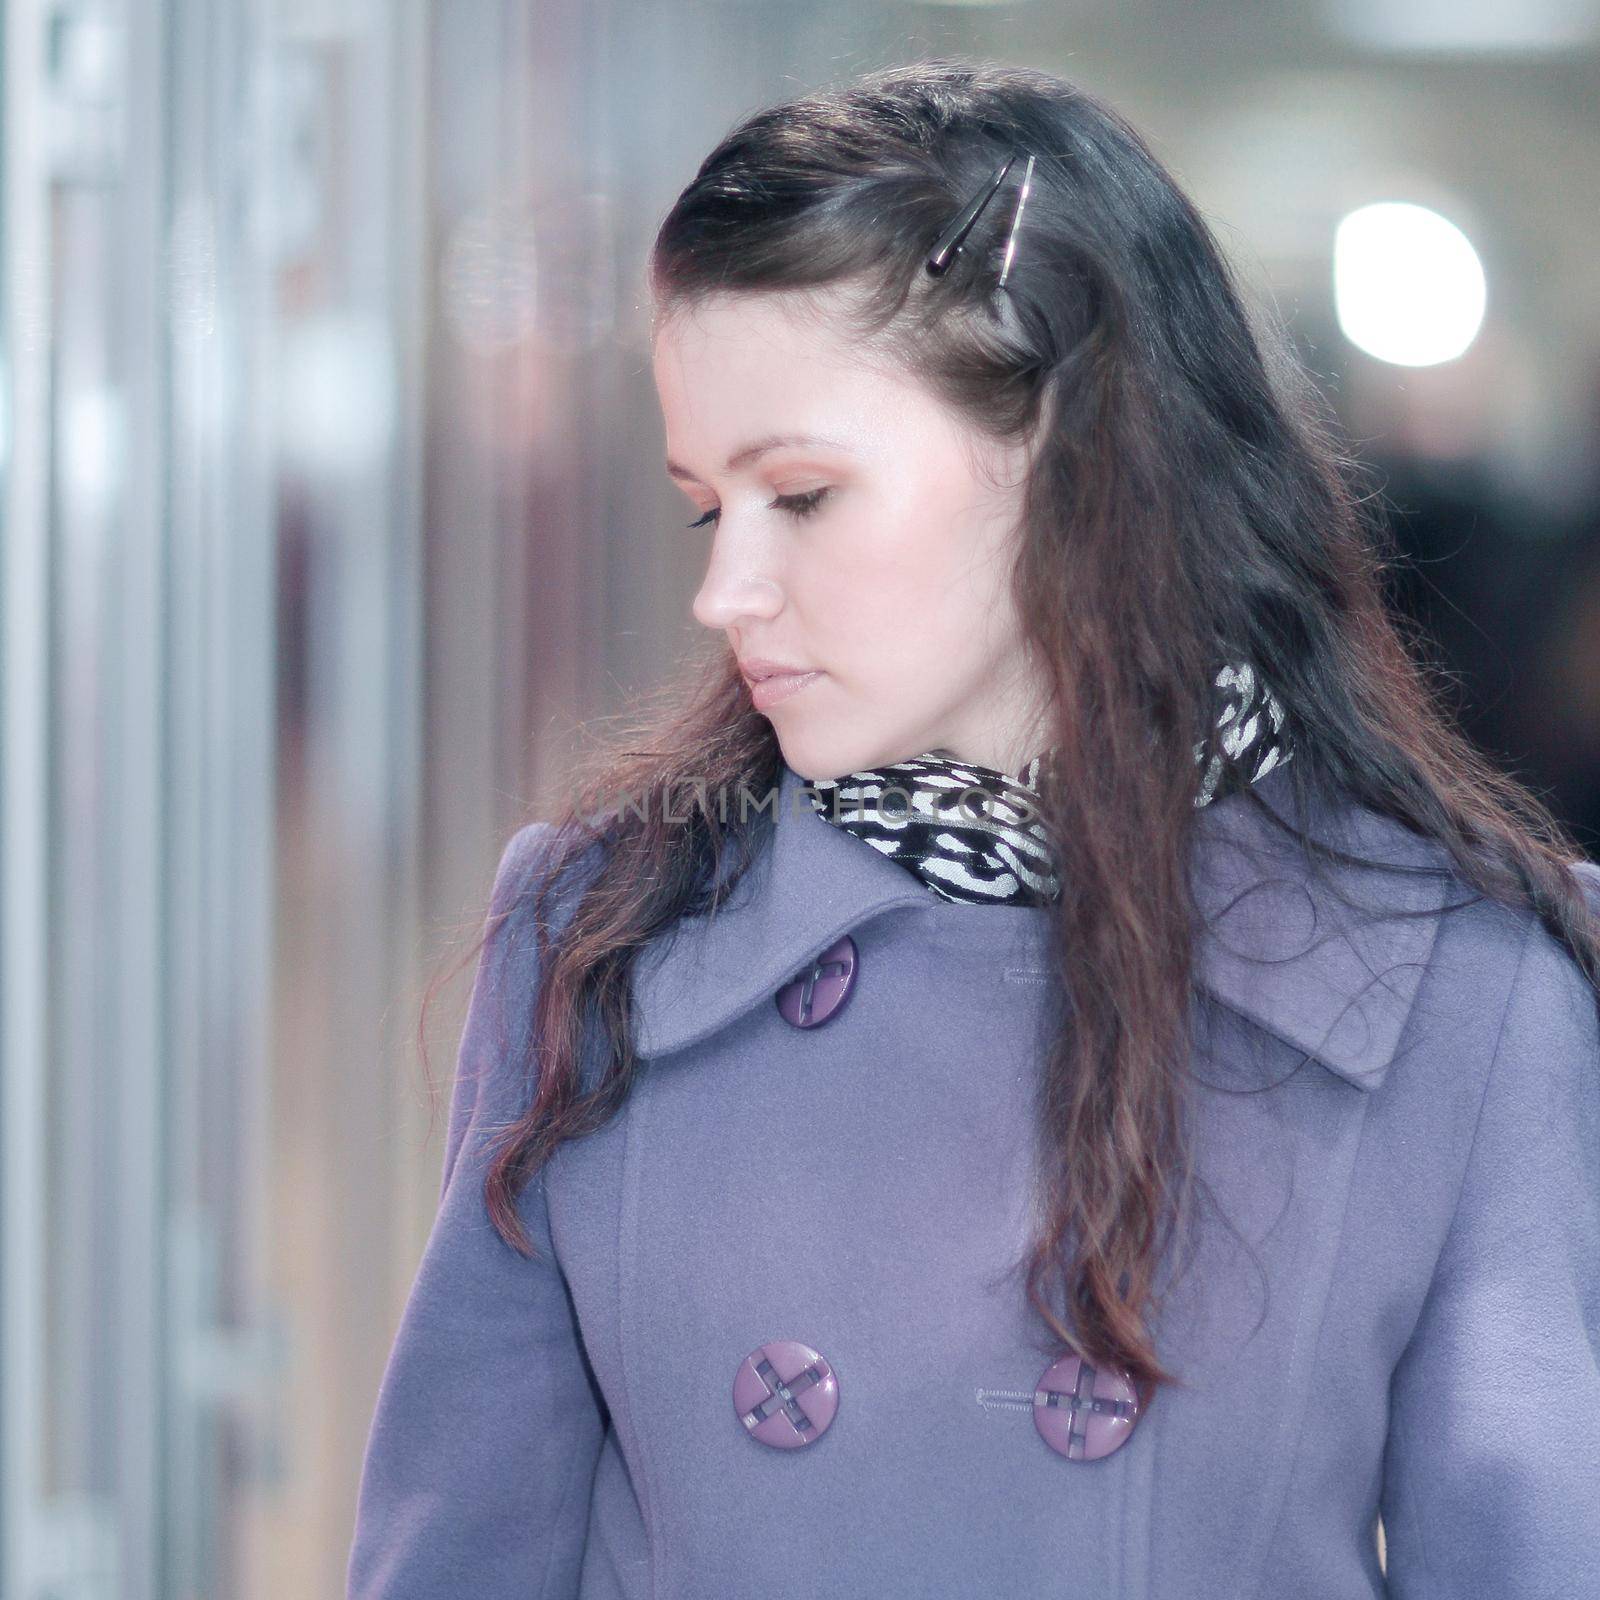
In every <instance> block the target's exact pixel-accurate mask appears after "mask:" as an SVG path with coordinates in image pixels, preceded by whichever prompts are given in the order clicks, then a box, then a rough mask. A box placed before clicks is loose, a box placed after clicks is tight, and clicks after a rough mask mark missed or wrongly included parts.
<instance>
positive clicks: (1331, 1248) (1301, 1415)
mask: <svg viewBox="0 0 1600 1600" xmlns="http://www.w3.org/2000/svg"><path fill="white" fill-rule="evenodd" d="M1346 1087H1347V1088H1352V1087H1354V1086H1353V1085H1346ZM1356 1093H1357V1096H1358V1098H1357V1100H1356V1102H1355V1104H1354V1105H1353V1106H1352V1107H1351V1111H1350V1125H1349V1127H1348V1128H1347V1129H1346V1131H1345V1134H1344V1138H1343V1140H1342V1141H1341V1142H1340V1144H1339V1146H1338V1147H1337V1148H1336V1149H1335V1150H1334V1151H1333V1153H1332V1154H1331V1155H1330V1156H1329V1158H1328V1177H1327V1190H1328V1192H1327V1194H1326V1196H1325V1198H1324V1200H1323V1204H1322V1207H1321V1211H1320V1215H1319V1217H1318V1228H1317V1237H1318V1239H1319V1240H1321V1239H1326V1240H1327V1241H1328V1243H1327V1244H1326V1245H1325V1246H1324V1247H1323V1250H1322V1252H1321V1257H1320V1259H1319V1261H1318V1274H1317V1277H1318V1279H1319V1280H1320V1281H1315V1280H1312V1279H1311V1277H1310V1275H1309V1274H1308V1278H1307V1283H1306V1289H1305V1293H1304V1294H1302V1296H1301V1298H1300V1309H1299V1311H1298V1313H1297V1315H1296V1317H1295V1328H1294V1339H1293V1341H1292V1343H1291V1345H1290V1348H1289V1357H1288V1361H1287V1363H1286V1366H1285V1371H1286V1373H1287V1389H1288V1392H1289V1393H1290V1394H1291V1395H1292V1396H1294V1398H1295V1401H1296V1405H1295V1409H1294V1413H1293V1418H1292V1419H1291V1417H1290V1416H1288V1415H1285V1416H1284V1418H1283V1419H1282V1420H1281V1421H1280V1423H1279V1425H1278V1433H1277V1438H1276V1440H1275V1441H1274V1446H1273V1455H1272V1461H1273V1469H1274V1471H1275V1472H1276V1474H1277V1477H1276V1481H1274V1482H1272V1483H1271V1485H1270V1487H1271V1493H1272V1496H1273V1498H1274V1500H1275V1501H1276V1509H1275V1510H1274V1511H1273V1513H1272V1520H1271V1523H1270V1524H1267V1525H1266V1532H1265V1534H1264V1535H1263V1536H1262V1537H1261V1541H1260V1544H1259V1546H1258V1547H1257V1549H1256V1550H1255V1551H1254V1552H1253V1553H1252V1556H1251V1561H1250V1569H1251V1570H1252V1571H1253V1574H1254V1575H1253V1576H1252V1578H1251V1581H1250V1587H1249V1588H1248V1589H1247V1590H1245V1591H1242V1592H1243V1593H1246V1594H1250V1595H1259V1594H1260V1592H1261V1588H1262V1585H1263V1584H1264V1583H1265V1582H1266V1574H1265V1572H1264V1571H1263V1569H1264V1568H1265V1566H1266V1562H1267V1557H1268V1556H1269V1555H1270V1554H1271V1551H1272V1545H1273V1540H1274V1539H1276V1538H1277V1535H1278V1529H1279V1528H1280V1527H1281V1526H1282V1523H1283V1517H1284V1508H1285V1505H1286V1504H1287V1501H1288V1497H1289V1483H1290V1480H1291V1479H1292V1478H1293V1476H1294V1466H1295V1462H1296V1461H1297V1460H1298V1458H1299V1454H1300V1449H1301V1444H1302V1440H1303V1436H1304V1422H1305V1416H1306V1411H1307V1408H1308V1407H1309V1405H1310V1399H1311V1380H1310V1377H1309V1374H1308V1373H1307V1372H1306V1371H1305V1366H1306V1364H1307V1363H1308V1362H1314V1361H1315V1358H1316V1347H1317V1345H1318V1344H1319V1343H1320V1341H1321V1338H1322V1329H1323V1325H1324V1323H1325V1322H1326V1320H1327V1315H1328V1301H1329V1298H1330V1297H1331V1295H1332V1293H1333V1280H1334V1277H1335V1275H1336V1274H1337V1271H1338V1265H1339V1254H1340V1250H1341V1248H1342V1246H1343V1243H1344V1239H1345V1233H1346V1228H1345V1224H1346V1220H1347V1219H1348V1216H1349V1212H1350V1191H1351V1184H1352V1182H1353V1180H1354V1176H1355V1171H1356V1166H1357V1164H1358V1162H1359V1159H1360V1153H1361V1146H1362V1144H1363V1142H1364V1141H1365V1138H1366V1131H1367V1113H1368V1111H1369V1110H1370V1108H1371V1105H1372V1096H1371V1094H1369V1093H1365V1092H1363V1091H1361V1090H1359V1089H1358V1090H1356ZM1335 1168H1337V1170H1335ZM1336 1213H1337V1217H1338V1225H1337V1226H1334V1217H1335V1214H1336ZM1313 1303H1314V1304H1315V1313H1314V1314H1313V1310H1312V1306H1313ZM1313 1320H1314V1322H1315V1326H1314V1327H1308V1324H1309V1323H1311V1322H1312V1321H1313ZM1308 1348H1309V1352H1310V1353H1309V1355H1308V1354H1307V1350H1308ZM1291 1420H1294V1421H1295V1422H1296V1423H1297V1424H1298V1432H1297V1434H1296V1436H1295V1437H1293V1438H1291V1437H1290V1434H1289V1425H1290V1421H1291Z"/></svg>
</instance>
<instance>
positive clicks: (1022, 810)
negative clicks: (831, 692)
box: [807, 662, 1292, 905]
mask: <svg viewBox="0 0 1600 1600" xmlns="http://www.w3.org/2000/svg"><path fill="white" fill-rule="evenodd" d="M1214 687H1215V690H1216V691H1217V692H1216V694H1215V696H1214V699H1215V701H1216V703H1217V706H1218V710H1217V718H1216V721H1217V726H1218V727H1219V728H1220V729H1221V730H1222V751H1223V753H1222V754H1221V755H1218V756H1213V757H1212V759H1211V761H1210V763H1209V764H1208V765H1207V766H1206V769H1205V771H1204V772H1203V773H1202V775H1201V781H1200V787H1199V790H1198V792H1197V794H1196V796H1195V802H1194V803H1195V804H1196V805H1197V806H1203V805H1209V804H1210V803H1211V801H1212V800H1213V799H1214V798H1215V797H1216V795H1217V793H1218V791H1219V788H1220V786H1221V784H1222V780H1223V778H1224V776H1225V775H1227V776H1229V777H1230V779H1236V780H1237V781H1239V782H1241V783H1254V782H1255V781H1256V780H1257V779H1258V778H1262V777H1265V776H1266V774H1267V773H1269V772H1271V771H1272V770H1273V769H1274V768H1275V767H1278V766H1281V765H1282V764H1283V763H1284V762H1285V761H1287V760H1288V759H1289V757H1290V755H1291V753H1292V749H1291V744H1290V740H1289V736H1288V733H1287V731H1286V730H1285V727H1284V721H1285V718H1284V709H1283V706H1282V704H1281V703H1280V702H1279V700H1278V698H1277V696H1276V695H1274V694H1273V693H1272V692H1271V691H1270V690H1269V689H1267V688H1266V686H1265V685H1264V684H1263V683H1262V681H1261V679H1260V677H1259V675H1258V674H1257V673H1256V672H1255V671H1254V670H1253V669H1252V668H1251V667H1250V666H1248V665H1247V664H1245V663H1242V662H1239V663H1234V664H1231V665H1228V666H1225V667H1223V668H1222V670H1221V671H1220V672H1219V673H1218V674H1217V676H1216V678H1215V680H1214ZM1203 750H1204V746H1203V745H1198V744H1197V745H1196V746H1195V763H1196V765H1197V766H1198V765H1200V761H1201V756H1202V753H1203ZM1043 759H1044V757H1043V755H1042V754H1041V755H1037V756H1035V757H1034V758H1033V759H1032V760H1031V761H1030V762H1029V763H1028V764H1027V766H1026V767H1025V768H1024V769H1023V770H1022V772H1021V773H1019V774H1017V775H1015V776H1013V775H1012V774H1010V773H1006V772H1002V771H1000V770H999V769H998V768H995V767H986V766H983V765H981V764H979V763H976V762H971V761H962V760H959V759H957V758H956V757H955V756H954V755H952V754H951V753H950V752H948V751H945V750H929V751H927V752H926V753H925V754H923V755H920V756H913V757H911V758H910V759H908V760H906V761H896V762H890V763H889V764H887V765H885V766H881V767H870V768H865V769H863V770H861V771H859V772H851V773H847V774H846V775H845V776H844V777H842V778H837V779H817V780H814V781H812V782H811V783H810V784H809V785H808V790H807V792H808V794H809V796H810V799H811V804H812V806H813V807H814V808H815V809H816V811H818V812H819V813H820V814H821V815H822V816H823V817H825V818H827V820H828V821H829V822H831V823H834V824H835V825H836V826H838V827H840V828H843V829H844V830H845V832H847V833H852V834H854V835H855V836H856V837H857V838H858V839H861V840H862V841H863V842H864V843H866V844H868V845H870V846H871V847H872V848H873V849H874V850H877V851H880V852H881V853H882V854H884V855H886V856H888V857H889V858H890V860H892V861H898V862H899V863H900V865H901V866H903V867H905V868H906V870H907V871H909V872H911V873H913V874H915V875H916V876H917V877H919V878H920V879H921V880H922V881H923V882H924V883H925V884H926V885H927V886H928V888H929V889H931V890H932V891H933V892H934V893H935V894H937V895H939V896H941V897H942V898H943V899H946V900H954V901H959V902H963V903H966V904H969V905H1047V904H1049V903H1050V902H1051V901H1052V900H1054V899H1055V898H1056V897H1057V896H1058V895H1059V893H1060V882H1059V879H1058V878H1057V876H1056V873H1055V870H1054V866H1053V862H1052V855H1051V851H1050V849H1049V847H1048V844H1047V841H1046V837H1045V834H1044V830H1043V826H1042V824H1041V822H1040V820H1039V817H1038V814H1037V809H1036V806H1035V803H1034V802H1035V800H1036V798H1037V794H1038V790H1037V783H1038V778H1039V767H1040V763H1041V761H1042V760H1043Z"/></svg>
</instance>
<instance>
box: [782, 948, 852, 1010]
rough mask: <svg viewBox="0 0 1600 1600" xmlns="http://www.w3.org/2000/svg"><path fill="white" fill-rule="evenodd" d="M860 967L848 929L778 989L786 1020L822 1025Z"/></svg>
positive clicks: (849, 989)
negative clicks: (840, 937) (841, 936)
mask: <svg viewBox="0 0 1600 1600" xmlns="http://www.w3.org/2000/svg"><path fill="white" fill-rule="evenodd" d="M857 971H859V966H858V964H857V957H856V943H855V940H854V939H852V938H851V937H850V935H849V934H848V933H847V934H845V936H844V937H843V938H842V939H838V940H836V941H835V942H834V943H833V944H830V945H829V946H828V948H827V949H826V950H824V951H823V952H822V954H821V955H820V956H818V957H817V959H816V960H815V961H813V962H812V963H811V965H810V966H809V967H807V968H806V969H805V970H804V971H803V972H801V973H799V974H798V975H797V976H795V977H793V978H791V979H790V980H789V982H788V983H786V984H784V986H783V987H782V988H781V989H780V990H779V991H778V993H777V1001H778V1010H779V1012H780V1013H781V1014H782V1016H783V1020H784V1021H785V1022H788V1023H792V1024H793V1025H794V1026H795V1027H797V1028H819V1027H821V1026H822V1024H823V1023H824V1022H826V1021H827V1020H828V1018H829V1017H833V1016H837V1015H838V1014H839V1008H840V1007H841V1006H843V1004H844V1003H845V999H846V997H847V996H848V995H849V993H850V991H851V989H853V988H854V987H855V981H856V973H857Z"/></svg>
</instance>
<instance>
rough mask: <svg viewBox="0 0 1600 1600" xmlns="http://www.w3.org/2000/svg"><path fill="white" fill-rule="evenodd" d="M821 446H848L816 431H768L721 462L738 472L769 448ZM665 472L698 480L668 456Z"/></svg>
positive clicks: (843, 448) (843, 447)
mask: <svg viewBox="0 0 1600 1600" xmlns="http://www.w3.org/2000/svg"><path fill="white" fill-rule="evenodd" d="M818 446H821V448H822V449H824V450H848V449H849V446H848V445H845V444H841V443H840V442H839V440H837V439H826V438H824V437H823V436H822V435H821V434H818V433H769V434H768V435H767V436H766V437H765V438H764V439H752V440H751V441H750V443H749V444H747V445H741V446H740V447H739V449H737V450H735V451H734V452H733V454H732V455H731V456H729V457H728V459H727V461H726V462H725V463H724V464H723V471H725V472H738V471H739V470H740V468H742V467H747V466H749V465H750V463H751V462H752V461H754V460H755V459H756V458H757V457H758V456H764V455H765V454H766V453H767V452H768V451H769V450H788V449H796V450H810V449H815V448H817V447H818ZM667 474H668V476H669V477H673V478H688V479H689V480H690V481H691V482H693V483H698V482H699V481H700V480H699V478H697V477H696V476H695V475H694V473H692V472H691V471H690V470H689V469H688V468H687V467H686V466H683V465H682V464H681V463H679V462H677V461H673V460H672V459H671V458H670V457H669V458H668V461H667Z"/></svg>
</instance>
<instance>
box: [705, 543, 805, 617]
mask: <svg viewBox="0 0 1600 1600" xmlns="http://www.w3.org/2000/svg"><path fill="white" fill-rule="evenodd" d="M782 610H783V590H782V588H781V587H780V586H779V584H778V581H777V579H776V578H774V577H773V576H772V574H771V572H770V571H769V570H768V569H767V567H766V564H765V562H764V561H763V559H762V552H761V551H760V549H759V548H757V547H756V546H755V544H754V543H753V542H751V541H748V540H747V541H746V542H745V543H744V545H743V547H742V548H741V547H739V546H738V545H736V544H735V543H734V542H733V541H731V540H729V539H728V538H727V537H726V535H725V534H724V532H723V530H721V529H718V531H717V536H716V539H715V541H714V542H713V544H712V548H711V560H710V562H709V563H708V564H707V566H706V575H705V577H704V578H703V579H702V580H701V583H700V589H699V592H698V593H697V594H696V595H695V597H694V606H693V611H694V618H695V621H696V622H698V623H700V624H701V625H702V626H703V627H707V628H713V629H728V628H735V627H737V626H738V625H739V624H740V623H741V622H745V621H770V620H771V619H772V618H773V617H775V616H777V614H778V613H779V612H780V611H782Z"/></svg>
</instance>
